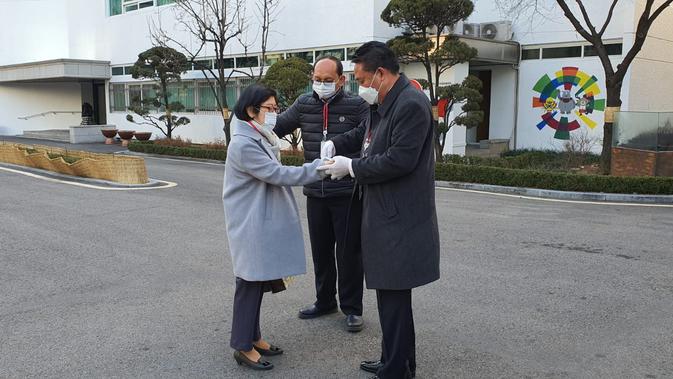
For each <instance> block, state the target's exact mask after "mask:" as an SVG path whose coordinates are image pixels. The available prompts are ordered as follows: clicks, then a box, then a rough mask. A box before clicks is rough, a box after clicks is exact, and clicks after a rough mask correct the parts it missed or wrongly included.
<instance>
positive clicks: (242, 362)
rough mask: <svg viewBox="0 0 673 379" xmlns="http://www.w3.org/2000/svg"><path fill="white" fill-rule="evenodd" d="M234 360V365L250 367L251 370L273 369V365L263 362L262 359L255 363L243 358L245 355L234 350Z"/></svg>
mask: <svg viewBox="0 0 673 379" xmlns="http://www.w3.org/2000/svg"><path fill="white" fill-rule="evenodd" d="M234 359H235V360H236V363H238V364H239V365H244V366H247V367H250V368H251V369H253V370H264V371H266V370H271V369H272V368H273V363H271V362H267V361H263V360H262V358H260V359H259V360H258V361H257V362H253V361H251V360H250V359H248V357H246V356H245V354H243V353H241V352H240V351H238V350H236V351H234Z"/></svg>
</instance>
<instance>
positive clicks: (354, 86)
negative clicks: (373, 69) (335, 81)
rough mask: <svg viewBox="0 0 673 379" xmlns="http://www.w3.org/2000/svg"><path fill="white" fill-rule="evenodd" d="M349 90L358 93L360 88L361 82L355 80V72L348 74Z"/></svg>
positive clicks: (347, 83)
mask: <svg viewBox="0 0 673 379" xmlns="http://www.w3.org/2000/svg"><path fill="white" fill-rule="evenodd" d="M346 88H348V92H350V93H352V94H355V95H357V94H358V91H359V90H360V84H359V83H358V81H357V80H355V74H348V82H346Z"/></svg>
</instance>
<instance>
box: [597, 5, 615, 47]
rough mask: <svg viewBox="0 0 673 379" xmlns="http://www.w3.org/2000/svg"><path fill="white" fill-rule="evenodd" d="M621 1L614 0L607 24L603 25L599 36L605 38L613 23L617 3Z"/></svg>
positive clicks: (606, 20)
mask: <svg viewBox="0 0 673 379" xmlns="http://www.w3.org/2000/svg"><path fill="white" fill-rule="evenodd" d="M618 1H619V0H613V1H612V5H611V6H610V10H609V11H608V16H607V18H606V19H605V24H603V27H602V28H601V30H600V32H598V36H599V37H601V38H603V34H605V31H606V30H607V29H608V25H609V24H610V21H612V14H613V13H614V10H615V7H616V6H617V2H618Z"/></svg>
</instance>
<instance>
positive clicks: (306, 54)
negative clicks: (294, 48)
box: [287, 51, 313, 64]
mask: <svg viewBox="0 0 673 379" xmlns="http://www.w3.org/2000/svg"><path fill="white" fill-rule="evenodd" d="M287 57H288V58H290V57H297V58H301V59H303V60H305V61H306V62H308V63H310V64H313V51H300V52H296V53H287Z"/></svg>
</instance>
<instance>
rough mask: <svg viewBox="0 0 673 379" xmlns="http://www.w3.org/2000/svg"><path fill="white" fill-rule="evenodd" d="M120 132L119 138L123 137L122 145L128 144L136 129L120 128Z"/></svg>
mask: <svg viewBox="0 0 673 379" xmlns="http://www.w3.org/2000/svg"><path fill="white" fill-rule="evenodd" d="M117 134H119V138H121V139H122V146H128V145H129V141H130V140H131V139H132V138H133V134H135V131H134V130H120V131H118V132H117Z"/></svg>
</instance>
